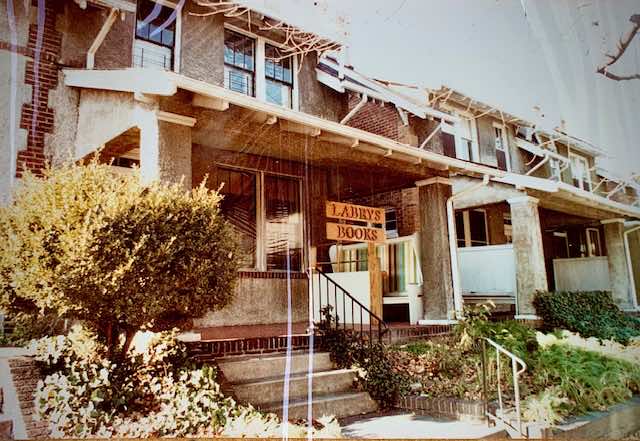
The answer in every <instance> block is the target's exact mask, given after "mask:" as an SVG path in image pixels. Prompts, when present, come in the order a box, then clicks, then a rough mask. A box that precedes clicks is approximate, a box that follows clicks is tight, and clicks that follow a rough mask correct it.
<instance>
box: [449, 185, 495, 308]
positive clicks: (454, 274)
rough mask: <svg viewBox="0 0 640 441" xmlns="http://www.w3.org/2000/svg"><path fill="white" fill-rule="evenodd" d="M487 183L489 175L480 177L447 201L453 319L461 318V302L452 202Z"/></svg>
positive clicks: (456, 239)
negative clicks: (478, 180) (475, 182)
mask: <svg viewBox="0 0 640 441" xmlns="http://www.w3.org/2000/svg"><path fill="white" fill-rule="evenodd" d="M488 183H489V175H484V176H483V177H482V182H480V183H478V184H475V185H470V186H469V187H467V188H465V189H464V190H462V191H461V192H459V193H456V194H454V195H451V196H450V197H449V198H448V199H447V225H448V231H449V254H450V257H451V283H452V285H453V304H454V308H455V315H456V316H455V318H462V309H463V300H462V287H461V282H460V264H459V262H458V238H457V235H456V220H455V215H454V211H453V201H454V200H456V199H458V198H460V197H462V196H465V195H467V194H469V193H472V192H474V191H476V190H478V189H480V188H482V187H485V186H486V185H487V184H488Z"/></svg>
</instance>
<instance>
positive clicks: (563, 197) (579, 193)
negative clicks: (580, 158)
mask: <svg viewBox="0 0 640 441" xmlns="http://www.w3.org/2000/svg"><path fill="white" fill-rule="evenodd" d="M494 180H495V181H498V182H503V183H505V184H511V185H513V186H515V187H516V188H523V189H527V190H530V191H532V192H534V193H535V195H536V196H539V197H540V198H541V202H542V204H543V205H548V206H549V207H550V208H555V209H560V211H563V209H566V208H567V207H568V204H578V205H580V206H583V207H588V208H592V209H594V210H602V211H603V212H607V213H611V214H614V215H618V216H628V217H632V218H638V219H640V207H635V206H631V205H626V204H622V203H620V202H616V201H613V200H611V199H607V198H606V197H604V196H600V195H598V194H594V193H591V192H589V191H586V190H582V189H580V188H577V187H574V186H573V185H570V184H567V183H565V182H559V181H552V180H549V179H542V178H536V177H533V176H524V175H517V174H514V173H507V174H506V175H505V176H503V177H501V178H494Z"/></svg>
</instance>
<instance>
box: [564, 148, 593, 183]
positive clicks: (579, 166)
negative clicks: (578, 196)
mask: <svg viewBox="0 0 640 441" xmlns="http://www.w3.org/2000/svg"><path fill="white" fill-rule="evenodd" d="M569 161H570V164H571V176H572V179H573V185H574V186H576V187H578V188H580V189H582V190H586V191H591V176H590V172H589V163H588V161H587V158H585V157H584V156H580V155H576V154H575V153H569Z"/></svg>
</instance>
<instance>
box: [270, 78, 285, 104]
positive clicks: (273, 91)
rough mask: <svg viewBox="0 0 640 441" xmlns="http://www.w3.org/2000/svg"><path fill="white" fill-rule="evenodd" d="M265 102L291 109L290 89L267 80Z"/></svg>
mask: <svg viewBox="0 0 640 441" xmlns="http://www.w3.org/2000/svg"><path fill="white" fill-rule="evenodd" d="M267 102H268V103H272V104H278V105H280V106H284V107H289V108H291V87H289V86H287V85H286V84H283V83H278V82H276V81H272V80H267Z"/></svg>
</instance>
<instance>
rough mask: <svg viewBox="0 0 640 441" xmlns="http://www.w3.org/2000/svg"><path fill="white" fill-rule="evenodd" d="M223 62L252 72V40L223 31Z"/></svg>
mask: <svg viewBox="0 0 640 441" xmlns="http://www.w3.org/2000/svg"><path fill="white" fill-rule="evenodd" d="M224 62H225V63H227V64H232V65H234V66H236V67H239V68H241V69H246V70H249V71H252V72H253V68H254V50H253V39H252V38H250V37H247V36H244V35H241V34H238V33H237V32H233V31H230V30H229V29H225V30H224Z"/></svg>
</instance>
